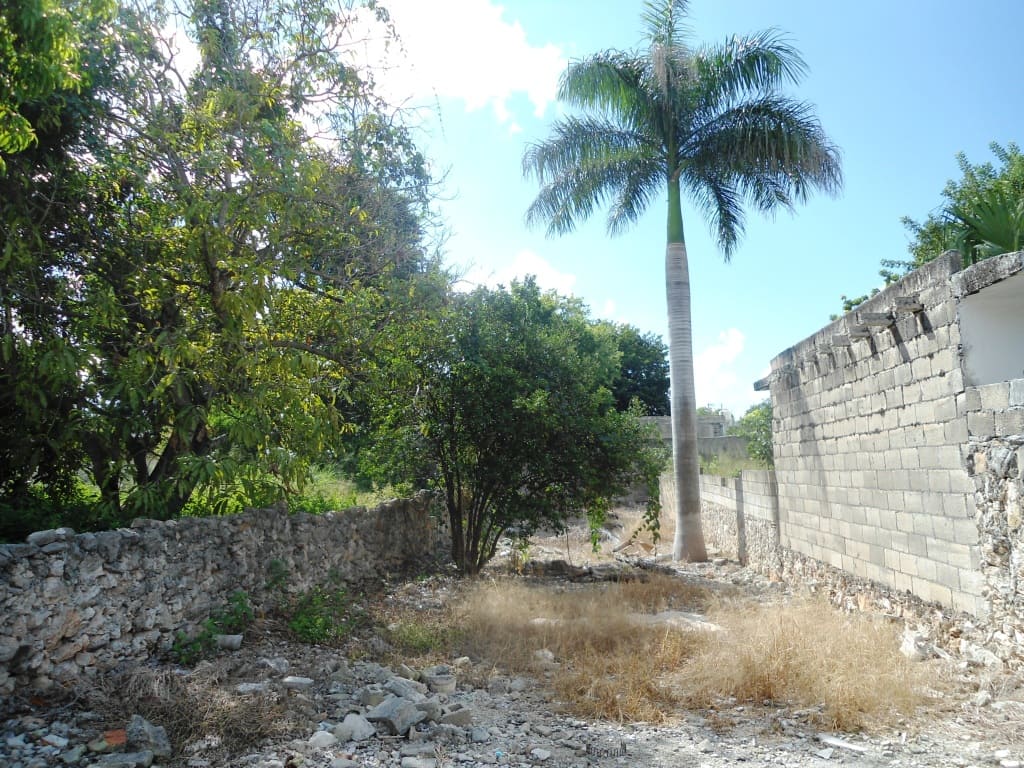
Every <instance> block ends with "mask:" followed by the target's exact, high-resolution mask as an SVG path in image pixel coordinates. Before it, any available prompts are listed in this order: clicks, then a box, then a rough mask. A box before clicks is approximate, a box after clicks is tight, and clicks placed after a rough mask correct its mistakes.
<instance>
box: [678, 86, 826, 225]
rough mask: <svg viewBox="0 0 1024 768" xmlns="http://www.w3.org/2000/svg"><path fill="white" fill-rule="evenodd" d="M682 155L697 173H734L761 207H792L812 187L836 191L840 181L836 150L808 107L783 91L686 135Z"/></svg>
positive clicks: (739, 185)
mask: <svg viewBox="0 0 1024 768" xmlns="http://www.w3.org/2000/svg"><path fill="white" fill-rule="evenodd" d="M683 154H684V156H685V157H686V162H687V163H688V164H689V165H690V166H691V167H692V168H693V169H694V172H695V173H697V174H707V175H714V176H721V175H723V174H726V175H729V176H731V177H734V178H735V184H736V186H737V188H738V189H739V190H741V192H742V193H743V195H744V196H745V197H746V198H748V199H749V200H751V201H752V202H753V203H754V204H755V205H756V206H757V207H758V208H759V209H760V210H761V211H762V212H770V211H773V210H775V209H776V208H778V207H779V206H783V207H786V208H792V207H793V205H794V204H795V203H796V202H804V201H805V200H806V199H807V197H808V194H809V192H810V191H811V190H812V189H817V190H820V191H823V192H825V193H827V194H836V193H838V191H839V189H840V188H841V186H842V170H841V164H840V158H839V150H838V149H837V148H836V147H835V146H834V145H833V144H832V143H831V142H830V140H829V139H828V136H827V135H826V134H825V131H824V130H823V129H822V127H821V124H820V123H819V122H818V120H817V118H816V117H815V116H814V112H813V109H812V107H811V106H810V105H809V104H807V103H805V102H799V101H794V100H793V99H790V98H787V97H785V96H766V97H762V98H760V99H756V100H754V101H747V102H744V103H742V104H740V105H739V106H736V107H733V108H731V109H728V110H726V111H724V112H722V113H720V114H718V115H716V116H715V117H714V118H713V119H712V120H710V121H709V122H707V123H705V124H704V125H701V126H699V127H698V128H697V129H696V130H695V131H694V132H693V133H692V134H691V135H690V136H689V137H688V141H687V143H686V144H685V145H684V148H683Z"/></svg>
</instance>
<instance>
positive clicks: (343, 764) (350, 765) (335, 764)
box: [331, 757, 362, 768]
mask: <svg viewBox="0 0 1024 768" xmlns="http://www.w3.org/2000/svg"><path fill="white" fill-rule="evenodd" d="M331 768H362V763H357V762H356V761H355V760H349V759H348V758H347V757H336V758H334V759H333V760H331Z"/></svg>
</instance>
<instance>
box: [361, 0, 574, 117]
mask: <svg viewBox="0 0 1024 768" xmlns="http://www.w3.org/2000/svg"><path fill="white" fill-rule="evenodd" d="M443 6H444V8H443V11H442V10H440V9H439V6H438V4H437V3H428V2H424V0H390V2H388V3H387V9H388V12H389V13H390V15H391V20H392V22H393V23H394V27H395V29H396V30H397V32H398V36H399V44H398V45H397V46H395V45H390V46H388V45H387V40H386V38H385V36H382V34H381V32H382V30H381V28H380V26H379V25H376V24H375V23H371V22H370V21H369V16H366V17H364V18H365V19H366V22H365V24H364V25H361V27H360V28H359V29H354V30H353V33H352V36H353V39H354V40H357V41H360V42H361V43H362V53H363V55H364V56H365V59H366V62H367V63H368V64H369V66H370V68H371V70H372V71H373V73H374V77H375V80H376V82H377V85H378V89H379V91H380V92H381V93H382V95H384V96H385V97H386V98H388V99H389V100H390V101H391V102H392V103H394V104H396V105H409V104H410V103H411V104H412V105H413V106H423V105H424V104H426V103H429V101H432V100H434V99H452V100H457V101H461V102H463V104H464V105H465V108H466V110H467V111H473V110H478V109H483V108H485V107H490V108H491V109H492V110H493V112H494V115H495V117H496V118H497V119H498V121H499V122H500V123H507V122H510V121H511V120H512V118H513V114H512V111H511V108H510V107H509V101H510V100H511V99H512V98H513V97H514V96H517V95H520V94H522V95H525V96H526V98H527V99H529V101H530V103H531V104H532V105H533V112H534V114H535V115H536V116H538V117H541V116H543V115H544V112H545V111H546V110H547V108H548V105H550V104H551V103H552V102H553V101H554V100H555V93H556V90H557V87H558V77H559V75H561V73H562V71H563V70H564V69H565V67H566V64H567V58H566V55H565V54H564V53H563V51H562V50H561V49H560V48H558V47H557V46H555V45H552V44H550V43H549V44H547V45H542V46H537V45H532V44H531V43H530V42H529V41H528V40H527V39H526V33H525V31H524V30H523V27H522V25H520V24H519V22H518V21H514V22H512V21H508V20H507V19H506V18H505V9H504V8H503V7H502V6H500V5H494V4H492V3H491V2H489V0H445V3H444V4H443ZM369 29H375V31H374V32H368V31H367V30H369ZM513 126H514V123H513ZM512 130H515V128H514V127H513V128H512Z"/></svg>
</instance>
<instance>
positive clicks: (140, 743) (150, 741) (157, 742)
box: [125, 715, 172, 757]
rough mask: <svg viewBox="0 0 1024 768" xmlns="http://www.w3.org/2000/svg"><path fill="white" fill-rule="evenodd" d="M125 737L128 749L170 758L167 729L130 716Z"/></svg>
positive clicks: (142, 718) (135, 716)
mask: <svg viewBox="0 0 1024 768" xmlns="http://www.w3.org/2000/svg"><path fill="white" fill-rule="evenodd" d="M125 736H126V738H127V746H128V748H129V749H134V750H137V751H146V750H148V751H150V752H152V753H153V755H154V756H156V757H170V756H171V752H172V750H171V740H170V739H168V738H167V729H166V728H164V727H163V726H162V725H153V724H152V723H151V722H149V721H148V720H146V718H144V717H142V715H132V719H131V720H130V721H129V722H128V728H127V730H126V732H125Z"/></svg>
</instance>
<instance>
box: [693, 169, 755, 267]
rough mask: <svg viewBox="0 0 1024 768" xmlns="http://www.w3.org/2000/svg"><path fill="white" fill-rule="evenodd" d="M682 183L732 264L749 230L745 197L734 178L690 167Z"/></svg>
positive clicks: (725, 174)
mask: <svg viewBox="0 0 1024 768" xmlns="http://www.w3.org/2000/svg"><path fill="white" fill-rule="evenodd" d="M680 180H681V181H682V182H683V185H684V186H685V187H686V189H687V190H688V191H689V193H690V198H691V199H692V200H693V201H694V203H696V205H697V207H698V208H699V209H700V211H701V212H702V213H703V214H704V216H705V217H707V219H708V223H709V224H710V225H711V230H712V232H713V233H714V235H715V241H716V242H717V243H718V247H719V248H721V249H722V255H723V257H724V259H725V260H726V261H729V259H730V258H731V257H732V254H733V251H735V250H736V246H737V244H738V243H739V241H740V238H742V237H743V232H744V229H745V223H744V216H743V196H742V194H741V193H740V192H739V191H738V190H737V189H736V186H735V184H734V178H732V177H731V175H730V174H728V173H713V172H711V171H710V169H708V168H696V167H693V166H689V167H686V168H684V169H683V171H682V174H681V175H680Z"/></svg>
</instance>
